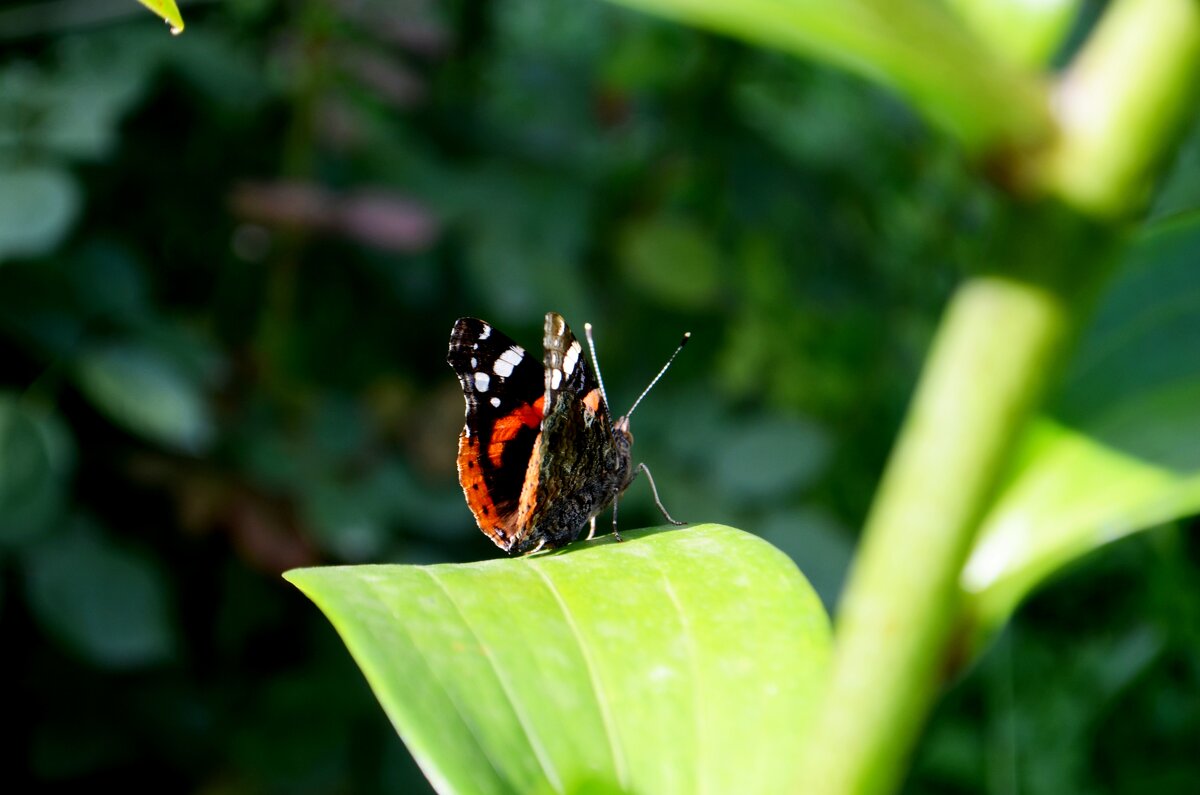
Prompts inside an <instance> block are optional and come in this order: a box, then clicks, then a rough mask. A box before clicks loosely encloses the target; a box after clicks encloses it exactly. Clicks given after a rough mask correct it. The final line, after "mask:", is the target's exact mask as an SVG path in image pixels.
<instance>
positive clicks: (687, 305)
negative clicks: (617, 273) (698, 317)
mask: <svg viewBox="0 0 1200 795" xmlns="http://www.w3.org/2000/svg"><path fill="white" fill-rule="evenodd" d="M619 257H620V263H621V267H622V268H623V270H624V272H625V277H626V278H627V279H628V280H629V282H630V283H631V284H632V285H633V286H635V287H637V288H639V289H640V290H641V291H643V292H644V293H646V294H647V295H648V296H650V297H651V298H653V299H655V300H657V301H659V302H660V303H662V304H665V305H666V306H670V307H674V308H677V309H689V310H696V309H704V308H706V307H709V306H711V305H712V304H714V303H715V302H716V301H717V299H718V298H719V297H720V295H721V265H720V258H719V255H718V254H717V251H716V249H715V248H714V246H713V243H712V239H711V238H710V237H709V235H708V234H706V233H705V232H704V230H703V229H701V227H700V226H699V224H697V223H694V222H692V221H688V220H684V219H682V218H680V219H654V220H649V221H642V222H638V223H634V224H630V225H629V226H628V227H626V228H625V231H624V233H623V234H622V236H621V250H620V254H619Z"/></svg>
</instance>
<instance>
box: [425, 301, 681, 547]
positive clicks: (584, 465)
mask: <svg viewBox="0 0 1200 795" xmlns="http://www.w3.org/2000/svg"><path fill="white" fill-rule="evenodd" d="M585 330H586V332H587V338H588V344H589V347H590V348H591V349H592V362H591V363H589V361H588V359H587V358H586V357H585V356H584V355H583V347H582V346H581V345H580V343H579V340H578V339H576V338H575V335H574V334H573V333H571V329H570V327H569V326H567V322H566V320H564V319H563V316H562V315H560V314H558V313H557V312H547V313H546V319H545V325H544V335H543V339H542V348H543V353H542V358H541V360H540V361H539V360H538V359H537V358H535V357H533V356H530V355H529V353H527V352H526V351H525V349H524V348H522V347H521V346H520V345H518V344H517V343H516V342H514V341H513V340H512V338H511V337H509V336H508V335H506V334H504V333H503V332H501V331H499V330H498V329H496V328H495V327H494V326H492V325H490V324H488V323H485V322H484V321H482V320H479V319H477V318H472V317H464V318H459V319H458V320H456V321H455V323H454V328H453V329H452V330H451V332H450V351H449V354H448V355H447V357H446V361H447V362H449V364H450V366H451V367H452V368H453V369H454V372H455V373H456V374H457V375H458V380H459V383H460V384H461V385H462V390H463V397H464V398H465V399H466V404H467V408H466V422H465V424H464V426H463V430H462V433H461V434H460V435H459V438H458V480H459V483H460V484H462V489H463V493H464V494H465V495H466V498H467V505H468V506H469V507H470V509H471V513H473V514H474V515H475V521H476V522H477V523H478V524H479V529H480V530H482V531H483V532H484V533H485V534H486V535H487V536H488V538H490V539H492V541H493V542H495V544H496V546H498V547H500V548H501V549H503V550H504V551H505V552H508V553H509V554H511V555H524V554H531V553H533V552H537V551H539V550H543V549H555V548H557V547H562V546H565V545H567V544H569V543H571V542H572V541H574V540H576V539H577V538H579V536H580V535H581V533H582V532H583V528H584V527H585V526H587V527H590V531H589V533H588V536H587V537H588V538H591V537H592V536H593V535H595V532H596V515H597V514H598V513H600V512H601V511H603V510H604V509H605V508H607V507H608V506H609V505H612V506H613V533H614V534H615V535H616V536H617V540H618V541H620V540H621V536H620V534H619V533H618V532H617V503H618V500H619V497H620V495H621V494H622V492H624V491H625V489H626V488H628V487H629V484H630V483H632V482H633V480H634V478H635V477H636V476H637V474H638V473H639V472H644V473H645V474H646V479H647V480H648V481H649V482H650V488H651V490H652V491H653V493H654V501H655V503H656V504H657V505H658V508H659V510H660V511H662V514H663V516H664V517H665V518H666V519H667V521H668V522H670V523H672V524H675V525H681V524H684V523H683V522H677V521H675V520H674V519H672V518H671V516H670V514H668V513H667V510H666V509H665V508H664V507H663V505H662V501H661V500H659V498H658V489H657V488H655V486H654V478H653V477H652V476H651V474H650V470H649V468H648V467H646V465H645V464H639V465H638V466H636V467H634V466H633V465H632V456H631V452H630V451H631V447H632V445H633V435H632V434H631V433H630V430H629V417H630V415H631V414H633V411H634V409H636V408H637V405H638V404H639V403H640V402H641V401H642V398H644V397H645V396H646V393H647V392H649V391H650V388H651V387H653V386H654V384H655V383H657V382H658V379H659V378H661V377H662V375H663V373H665V372H666V371H667V368H668V367H670V365H671V362H673V361H674V360H675V357H676V356H677V355H678V354H679V352H680V351H681V350H682V349H683V346H684V345H685V344H686V343H687V341H688V339H689V338H690V336H691V334H690V332H689V333H688V334H685V335H684V337H683V340H682V341H681V342H680V343H679V347H678V348H676V349H675V353H673V354H672V355H671V357H670V359H668V360H667V363H666V365H664V366H663V368H662V370H660V371H659V373H658V375H657V376H655V377H654V379H653V380H652V381H651V382H650V386H648V387H646V389H645V391H644V392H642V395H641V397H639V398H638V399H637V401H635V402H634V404H633V407H632V408H631V409H630V410H629V411H628V412H627V413H626V414H625V416H623V417H620V418H619V419H617V420H616V421H615V422H614V421H613V418H612V415H611V413H610V412H609V410H608V400H607V398H606V397H605V393H604V383H603V382H602V381H601V380H600V378H599V367H598V366H597V367H596V368H595V369H593V364H594V363H595V351H594V346H592V345H591V340H592V336H591V325H590V324H587V325H586V326H585Z"/></svg>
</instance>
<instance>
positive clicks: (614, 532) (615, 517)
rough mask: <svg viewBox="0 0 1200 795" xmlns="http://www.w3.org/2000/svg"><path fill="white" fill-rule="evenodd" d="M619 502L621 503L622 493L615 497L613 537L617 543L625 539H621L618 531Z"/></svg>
mask: <svg viewBox="0 0 1200 795" xmlns="http://www.w3.org/2000/svg"><path fill="white" fill-rule="evenodd" d="M619 502H621V494H620V492H618V493H617V496H615V497H613V535H614V536H615V537H616V539H617V541H624V540H625V539H623V538H621V534H620V533H619V532H618V531H617V504H618V503H619Z"/></svg>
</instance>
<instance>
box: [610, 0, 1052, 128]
mask: <svg viewBox="0 0 1200 795" xmlns="http://www.w3.org/2000/svg"><path fill="white" fill-rule="evenodd" d="M618 2H620V3H622V4H623V5H628V6H632V7H635V8H641V9H644V10H647V11H652V12H655V13H658V14H662V15H663V16H666V17H670V18H672V19H676V20H679V21H681V22H685V23H688V24H692V25H697V26H699V27H703V28H708V29H710V30H715V31H718V32H721V33H726V34H729V35H732V36H736V37H738V38H741V39H744V40H746V41H748V42H751V43H753V44H759V45H766V46H770V47H778V48H780V49H782V50H785V51H788V52H791V53H793V54H796V55H801V56H804V57H811V58H816V59H818V60H823V61H827V62H829V63H832V64H834V65H836V66H839V67H841V68H843V69H847V70H849V71H851V72H854V73H856V74H858V75H860V76H862V77H866V78H868V79H871V80H874V81H876V82H879V83H882V84H883V85H886V86H889V87H890V88H892V89H894V90H895V91H898V92H899V93H900V94H902V95H904V96H905V97H906V98H907V99H908V100H909V101H910V102H911V103H912V104H913V105H914V106H916V107H917V108H918V109H919V110H920V111H921V112H922V113H924V114H925V115H926V116H928V117H930V118H931V119H932V120H933V121H934V122H936V123H937V124H939V125H941V126H942V127H945V128H946V129H947V130H948V131H949V132H951V133H952V134H953V135H955V136H956V137H957V138H958V139H959V140H960V141H961V142H962V143H963V144H964V145H966V147H967V148H968V149H970V150H972V151H981V150H986V149H988V148H991V147H997V146H1000V145H1003V144H1006V143H1007V144H1012V143H1023V142H1028V141H1030V140H1032V139H1034V138H1037V137H1039V136H1040V135H1042V134H1044V133H1045V131H1046V130H1047V129H1048V127H1049V121H1048V118H1047V111H1046V107H1045V103H1044V101H1043V98H1042V94H1041V88H1040V87H1039V85H1038V81H1037V80H1036V79H1035V77H1034V76H1033V75H1031V74H1025V73H1022V72H1020V71H1019V70H1017V69H1015V68H1014V67H1012V65H1011V64H1010V63H1008V62H1007V61H1006V60H1005V59H1003V58H999V57H996V56H995V54H993V53H990V52H988V50H987V49H986V48H984V47H981V46H980V42H979V41H978V40H977V39H976V38H975V37H974V36H973V35H971V34H970V33H969V32H968V31H967V30H966V29H965V28H964V27H963V26H962V24H961V23H960V22H959V20H958V19H956V18H955V17H953V16H952V15H951V14H950V13H949V12H948V11H947V10H946V9H945V8H944V7H943V6H942V5H941V4H939V3H928V2H922V1H921V0H844V1H843V2H839V3H830V2H826V0H749V1H748V2H740V3H726V2H721V0H618Z"/></svg>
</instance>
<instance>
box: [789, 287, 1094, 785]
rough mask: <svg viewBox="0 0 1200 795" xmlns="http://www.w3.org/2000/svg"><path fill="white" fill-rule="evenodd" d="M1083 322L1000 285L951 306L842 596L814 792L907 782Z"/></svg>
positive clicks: (1055, 296)
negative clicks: (1018, 442)
mask: <svg viewBox="0 0 1200 795" xmlns="http://www.w3.org/2000/svg"><path fill="white" fill-rule="evenodd" d="M1071 314H1072V308H1071V302H1069V301H1067V300H1065V299H1064V297H1063V296H1062V295H1060V294H1059V291H1057V290H1055V289H1054V288H1052V287H1049V286H1044V285H1042V286H1039V285H1034V284H1030V283H1027V282H1021V281H1016V280H1010V279H1005V278H999V277H980V278H976V279H974V280H972V281H969V282H968V283H966V284H965V285H964V286H963V287H962V288H960V289H959V291H958V293H957V295H956V296H955V297H954V299H953V300H952V301H951V304H950V307H949V310H948V313H947V315H946V318H945V320H944V321H943V325H942V328H941V330H940V331H939V333H938V336H937V340H936V341H935V344H934V348H933V351H932V353H931V355H930V359H929V362H928V365H927V368H926V370H925V373H924V376H923V377H922V379H921V383H920V385H919V386H918V389H917V392H916V395H915V396H914V401H913V405H912V407H911V409H910V411H909V415H908V418H907V420H906V423H905V427H904V430H903V432H902V433H901V436H900V440H899V442H898V444H897V448H896V450H895V453H894V455H893V458H892V461H891V462H890V463H889V466H888V469H887V473H886V474H885V476H884V479H883V483H882V484H881V486H880V490H879V493H878V495H877V497H876V501H875V505H874V507H873V509H872V511H871V514H870V516H869V518H868V521H867V526H866V528H865V532H864V535H863V544H862V547H861V549H860V551H859V553H858V557H857V559H856V562H855V566H854V570H853V572H852V574H851V577H850V581H849V583H848V586H847V589H846V592H845V596H844V598H843V600H842V605H841V612H840V613H839V616H838V622H837V634H836V638H837V646H836V651H835V655H834V662H833V676H832V680H831V681H830V685H829V688H828V690H827V693H826V701H825V708H824V709H823V710H822V712H821V715H820V718H821V719H820V720H819V721H818V722H817V731H815V732H814V733H813V735H812V736H811V737H810V744H809V746H808V749H807V750H808V751H809V753H808V756H807V758H806V761H807V765H806V774H807V779H806V782H805V783H806V786H804V787H802V788H801V789H800V791H801V792H804V793H806V794H809V793H811V794H812V795H816V794H817V793H830V794H831V795H832V794H833V793H838V794H839V795H840V794H841V793H880V792H887V791H889V790H891V789H892V788H893V787H894V786H895V784H896V782H897V780H898V779H899V776H900V773H901V771H902V766H903V762H904V760H905V758H906V756H907V754H908V751H909V749H910V747H911V745H912V743H913V741H914V739H915V736H916V733H917V730H918V728H919V727H920V725H921V724H922V722H923V720H924V716H925V712H926V711H927V709H928V707H929V704H930V703H931V701H932V698H933V695H934V692H935V688H936V687H937V685H938V682H939V680H940V674H941V670H942V665H943V662H944V655H945V648H946V639H947V635H948V631H949V628H950V626H951V623H952V622H953V620H954V618H955V617H956V615H957V607H958V599H957V596H958V575H959V572H960V571H961V570H962V566H963V562H964V561H965V559H966V555H967V552H968V551H969V550H970V547H971V542H972V540H973V538H974V530H975V528H976V526H977V525H978V523H979V519H980V518H981V516H982V513H983V510H984V509H985V507H986V506H987V502H988V498H989V497H990V495H991V493H992V490H993V488H994V486H995V484H996V482H997V479H998V477H999V475H1000V473H1001V470H1002V468H1003V466H1004V464H1005V462H1006V459H1007V456H1008V453H1009V451H1010V448H1011V446H1012V442H1013V440H1014V438H1015V437H1016V436H1017V435H1018V433H1019V431H1020V429H1021V427H1022V424H1023V422H1024V420H1025V419H1026V417H1027V416H1028V412H1029V410H1030V409H1031V407H1032V406H1033V405H1034V404H1035V401H1036V399H1037V398H1038V396H1039V395H1040V392H1041V388H1042V385H1043V375H1044V374H1045V373H1046V372H1047V371H1048V370H1049V369H1050V365H1051V363H1052V361H1053V358H1054V356H1055V355H1056V353H1057V351H1058V349H1059V348H1060V345H1061V343H1062V341H1063V340H1064V339H1065V337H1066V335H1067V333H1068V330H1069V328H1070V326H1071V323H1070V318H1071Z"/></svg>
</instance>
